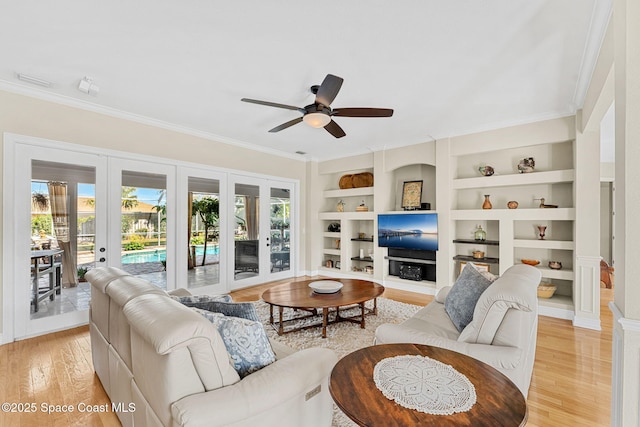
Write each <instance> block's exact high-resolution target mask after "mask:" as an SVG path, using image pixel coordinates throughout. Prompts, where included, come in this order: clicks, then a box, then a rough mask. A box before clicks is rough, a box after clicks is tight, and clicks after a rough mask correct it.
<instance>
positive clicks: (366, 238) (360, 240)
mask: <svg viewBox="0 0 640 427" xmlns="http://www.w3.org/2000/svg"><path fill="white" fill-rule="evenodd" d="M351 241H352V242H369V243H372V242H373V237H365V238H364V239H360V238H355V239H351Z"/></svg>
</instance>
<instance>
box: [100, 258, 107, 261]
mask: <svg viewBox="0 0 640 427" xmlns="http://www.w3.org/2000/svg"><path fill="white" fill-rule="evenodd" d="M106 260H107V259H106V258H105V257H102V258H100V260H99V261H100V262H105V261H106Z"/></svg>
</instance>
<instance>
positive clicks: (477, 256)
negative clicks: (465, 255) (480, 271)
mask: <svg viewBox="0 0 640 427" xmlns="http://www.w3.org/2000/svg"><path fill="white" fill-rule="evenodd" d="M472 254H473V257H474V258H475V259H482V258H484V252H483V251H473V252H472Z"/></svg>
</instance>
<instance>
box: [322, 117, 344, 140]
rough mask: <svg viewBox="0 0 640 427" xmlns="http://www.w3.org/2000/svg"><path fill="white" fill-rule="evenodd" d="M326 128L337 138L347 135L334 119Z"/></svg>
mask: <svg viewBox="0 0 640 427" xmlns="http://www.w3.org/2000/svg"><path fill="white" fill-rule="evenodd" d="M324 128H325V129H326V130H327V132H329V133H330V134H331V135H333V136H335V137H336V138H342V137H343V136H345V135H346V133H344V131H343V130H342V128H341V127H340V126H339V125H338V124H337V123H336V122H334V121H333V120H331V121H330V122H329V124H328V125H326V126H325V127H324Z"/></svg>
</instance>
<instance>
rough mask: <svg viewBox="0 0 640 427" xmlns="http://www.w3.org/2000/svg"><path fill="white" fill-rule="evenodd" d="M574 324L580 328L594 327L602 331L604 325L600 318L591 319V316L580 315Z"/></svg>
mask: <svg viewBox="0 0 640 427" xmlns="http://www.w3.org/2000/svg"><path fill="white" fill-rule="evenodd" d="M573 326H577V327H579V328H586V329H593V330H595V331H601V330H602V326H601V324H600V320H599V319H591V318H589V317H578V316H576V317H575V318H574V319H573Z"/></svg>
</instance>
